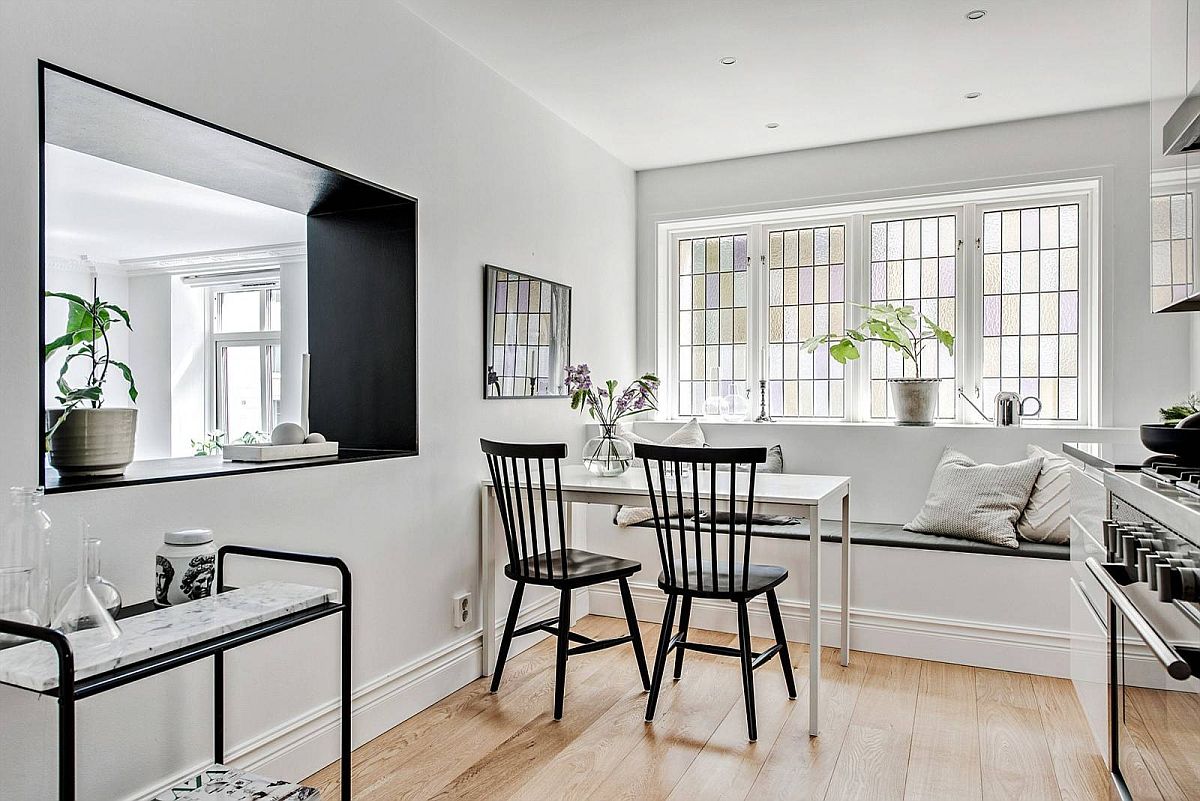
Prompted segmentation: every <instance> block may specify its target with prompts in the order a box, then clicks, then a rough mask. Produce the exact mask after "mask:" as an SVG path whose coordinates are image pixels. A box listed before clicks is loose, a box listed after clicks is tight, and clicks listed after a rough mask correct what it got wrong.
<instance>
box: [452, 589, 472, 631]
mask: <svg viewBox="0 0 1200 801" xmlns="http://www.w3.org/2000/svg"><path fill="white" fill-rule="evenodd" d="M453 613H454V628H456V629H461V628H462V627H463V626H465V625H467V621H468V620H470V619H471V593H469V592H460V593H459V594H458V595H455V596H454V609H453Z"/></svg>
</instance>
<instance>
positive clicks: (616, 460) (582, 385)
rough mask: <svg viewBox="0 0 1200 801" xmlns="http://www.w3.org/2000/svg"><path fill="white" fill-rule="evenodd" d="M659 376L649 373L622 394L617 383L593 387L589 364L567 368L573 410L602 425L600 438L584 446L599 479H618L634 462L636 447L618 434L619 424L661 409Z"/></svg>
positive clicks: (586, 459) (585, 459)
mask: <svg viewBox="0 0 1200 801" xmlns="http://www.w3.org/2000/svg"><path fill="white" fill-rule="evenodd" d="M658 386H659V381H658V376H656V375H654V374H653V373H646V374H645V375H643V376H641V377H640V378H635V379H634V380H633V381H631V382H630V383H629V386H627V387H625V389H624V390H621V391H620V392H618V391H617V387H618V383H617V382H616V381H606V382H605V383H604V386H601V387H595V386H593V385H592V374H591V371H590V370H589V369H588V366H587V365H586V364H579V365H569V366H568V367H567V391H568V392H569V393H570V394H571V408H572V409H578V410H579V411H580V412H581V413H582V412H584V411H587V413H588V415H589V416H590V417H591V418H592V419H593V420H595V421H596V422H597V423H599V424H600V435H599V436H596V437H592V438H591V439H589V440H588V441H587V444H585V445H584V446H583V464H584V466H586V467H587V469H588V470H590V471H591V472H592V473H593V474H595V475H597V476H619V475H621V474H622V473H624V472H625V471H626V470H628V469H629V465H630V464H632V463H633V445H631V444H630V443H629V440H627V439H625V438H624V437H622V436H620V435H619V434H618V433H617V422H618V421H619V420H622V419H624V418H626V417H631V416H633V415H635V414H641V413H642V412H651V411H654V410H655V409H657V408H658V397H657V393H658Z"/></svg>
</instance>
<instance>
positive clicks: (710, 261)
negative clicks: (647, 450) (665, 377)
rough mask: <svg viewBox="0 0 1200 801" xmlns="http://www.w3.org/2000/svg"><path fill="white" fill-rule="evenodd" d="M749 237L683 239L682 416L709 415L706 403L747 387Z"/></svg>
mask: <svg viewBox="0 0 1200 801" xmlns="http://www.w3.org/2000/svg"><path fill="white" fill-rule="evenodd" d="M747 239H748V236H747V235H746V234H729V235H725V236H704V237H696V238H692V239H681V240H679V244H678V248H679V251H678V265H679V271H678V276H677V280H678V291H679V312H678V313H679V329H678V331H679V361H678V392H677V395H678V398H679V414H680V415H682V416H690V415H695V414H703V413H704V399H705V398H706V397H709V396H715V397H720V396H724V395H727V394H730V393H732V392H737V393H742V392H744V391H745V387H746V378H747V376H746V370H747V367H746V355H747V350H748V346H747V341H748V340H747V321H746V314H747V303H748V300H749V272H748V271H747V266H748V262H749V259H748V256H747V251H746V247H747Z"/></svg>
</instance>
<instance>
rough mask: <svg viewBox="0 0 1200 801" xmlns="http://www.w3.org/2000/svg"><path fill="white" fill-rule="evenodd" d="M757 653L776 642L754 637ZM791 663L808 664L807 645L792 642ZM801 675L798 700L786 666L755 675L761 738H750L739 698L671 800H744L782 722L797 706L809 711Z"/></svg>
mask: <svg viewBox="0 0 1200 801" xmlns="http://www.w3.org/2000/svg"><path fill="white" fill-rule="evenodd" d="M753 643H754V645H753V646H752V647H753V649H754V650H755V651H756V652H761V651H763V650H765V649H767V648H769V647H770V646H771V645H773V644H774V640H759V639H754V640H753ZM789 650H790V651H791V655H792V663H793V666H794V664H795V663H796V661H797V660H800V661H802V662H804V664H807V662H806V661H805V660H807V658H808V647H807V646H801V645H796V644H789ZM802 678H803V674H800V676H798V677H797V694H798V696H799V697H798V698H797V699H796V700H794V701H793V700H792V699H790V698H788V694H787V685H786V684H785V683H784V678H783V669H782V668H781V667H780V666H779V660H778V659H774V660H772V661H771V662H770V663H769V664H766V665H763V666H762V667H761V668H759V669H758V670H757V671H755V676H754V694H755V709H756V710H757V721H758V741H757V742H754V743H751V742H749V741H748V740H747V739H746V706H745V704H744V703H742V702H741V700H740V699H739V701H738V702H735V703H734V705H733V706H732V707H731V708H730V709H729V712H728V713H727V714H726V715H725V719H724V720H722V721H721V725H719V726H718V727H717V730H716V731H715V732H713V735H712V737H710V738H709V740H708V742H707V743H706V744H705V746H704V749H703V750H702V751H701V752H700V753H699V754H698V755H697V756H696V758H695V759H694V760H693V761H692V764H691V765H689V766H688V769H687V770H686V771H685V772H684V774H683V776H682V777H681V778H680V780H679V783H678V784H676V785H675V789H674V790H672V791H671V795H670V796H668V801H692V800H693V799H697V798H703V799H706V801H707V799H713V800H714V801H741V799H744V798H746V796H747V794H748V793H749V792H750V787H751V786H752V785H753V784H754V781H755V779H757V778H758V774H759V771H761V770H762V766H763V763H764V762H766V759H767V756H768V755H769V754H770V753H771V749H772V748H773V747H774V745H775V740H776V739H777V738H778V736H779V733H780V732H781V731H782V730H783V725H784V723H785V722H786V721H787V719H788V717H789V716H790V715H791V714H793V712H794V711H795V709H796V708H797V707H803V712H802V714H805V715H807V713H808V685H807V683H801V681H800V680H801V679H802Z"/></svg>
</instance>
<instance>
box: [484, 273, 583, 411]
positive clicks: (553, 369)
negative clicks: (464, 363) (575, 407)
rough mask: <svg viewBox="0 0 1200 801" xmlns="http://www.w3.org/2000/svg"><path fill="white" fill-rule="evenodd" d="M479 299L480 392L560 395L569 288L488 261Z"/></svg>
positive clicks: (567, 356) (566, 358)
mask: <svg viewBox="0 0 1200 801" xmlns="http://www.w3.org/2000/svg"><path fill="white" fill-rule="evenodd" d="M483 298H484V313H483V330H484V340H483V396H484V397H485V398H561V397H565V396H566V394H567V389H566V385H565V383H564V369H565V368H566V366H567V365H568V364H570V360H571V287H569V286H566V285H564V284H557V283H555V282H553V281H547V280H545V279H542V278H535V277H533V276H531V275H525V274H524V273H519V272H516V271H515V270H508V269H505V268H503V267H495V266H493V265H491V264H488V265H485V266H484V268H483Z"/></svg>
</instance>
